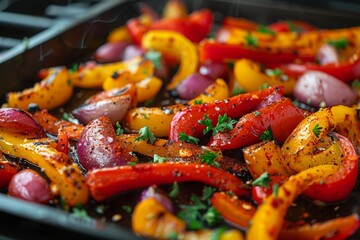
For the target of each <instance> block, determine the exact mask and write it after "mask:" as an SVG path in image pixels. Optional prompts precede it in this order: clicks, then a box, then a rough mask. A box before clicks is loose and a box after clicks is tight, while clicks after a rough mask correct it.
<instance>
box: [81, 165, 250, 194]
mask: <svg viewBox="0 0 360 240" xmlns="http://www.w3.org/2000/svg"><path fill="white" fill-rule="evenodd" d="M185 181H199V182H202V183H204V184H208V185H210V186H213V187H216V188H219V189H221V190H223V191H230V192H233V193H234V194H236V195H238V196H244V195H248V194H249V192H248V190H247V189H245V186H244V183H243V182H242V181H241V180H240V179H239V178H237V177H236V176H234V175H232V174H230V173H228V172H226V171H223V170H221V169H219V168H216V167H212V166H210V165H206V164H198V163H176V162H165V163H142V164H136V165H134V166H129V165H126V166H119V167H112V168H102V169H96V170H90V171H89V172H88V174H87V184H88V186H89V189H90V193H91V196H92V197H93V198H94V199H95V200H96V201H103V200H105V199H108V198H109V197H112V196H114V195H116V194H119V193H122V192H125V191H128V190H132V189H138V188H143V187H146V186H151V185H157V184H169V183H173V182H185Z"/></svg>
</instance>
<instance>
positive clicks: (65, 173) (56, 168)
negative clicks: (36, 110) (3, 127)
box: [0, 131, 89, 206]
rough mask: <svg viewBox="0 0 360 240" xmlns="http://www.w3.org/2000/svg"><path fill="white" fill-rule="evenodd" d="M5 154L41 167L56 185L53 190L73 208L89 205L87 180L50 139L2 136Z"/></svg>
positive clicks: (4, 133) (9, 134)
mask: <svg viewBox="0 0 360 240" xmlns="http://www.w3.org/2000/svg"><path fill="white" fill-rule="evenodd" d="M0 135H1V139H0V149H1V151H2V152H3V153H5V154H9V155H12V156H15V157H18V158H24V159H27V160H28V161H30V162H31V163H33V164H35V165H37V166H39V168H41V169H42V170H43V171H44V173H45V174H46V176H48V178H49V179H50V181H51V183H52V190H53V191H54V192H55V193H56V194H57V192H58V191H59V193H60V196H61V198H62V199H64V201H65V202H66V203H67V204H68V205H69V206H76V205H78V204H86V202H87V201H88V198H89V192H88V187H87V185H86V182H85V177H84V175H83V174H82V172H81V170H80V169H79V167H78V165H77V164H76V163H74V162H73V161H72V159H71V158H70V157H69V156H68V155H66V154H64V153H62V152H58V151H57V150H56V149H55V146H56V144H55V142H54V141H53V140H51V139H50V138H39V139H27V138H25V137H24V136H20V135H14V134H11V133H7V132H3V131H2V132H0Z"/></svg>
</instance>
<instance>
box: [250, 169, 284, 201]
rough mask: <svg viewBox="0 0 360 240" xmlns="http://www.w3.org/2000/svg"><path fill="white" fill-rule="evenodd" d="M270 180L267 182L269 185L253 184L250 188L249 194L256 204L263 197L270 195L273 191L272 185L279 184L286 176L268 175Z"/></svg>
mask: <svg viewBox="0 0 360 240" xmlns="http://www.w3.org/2000/svg"><path fill="white" fill-rule="evenodd" d="M270 179H271V182H270V183H269V187H265V186H253V187H252V189H251V196H252V199H253V200H254V202H256V203H257V204H261V203H262V201H263V199H265V198H266V197H268V196H270V195H271V194H272V193H273V185H274V184H278V185H281V184H282V183H283V182H284V181H285V180H286V179H287V177H286V176H281V175H278V176H276V175H275V176H274V175H271V176H270Z"/></svg>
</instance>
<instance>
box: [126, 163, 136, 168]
mask: <svg viewBox="0 0 360 240" xmlns="http://www.w3.org/2000/svg"><path fill="white" fill-rule="evenodd" d="M127 165H129V166H132V167H133V166H135V165H136V162H127Z"/></svg>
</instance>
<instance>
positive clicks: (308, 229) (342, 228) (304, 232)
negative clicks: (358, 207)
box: [279, 214, 360, 240]
mask: <svg viewBox="0 0 360 240" xmlns="http://www.w3.org/2000/svg"><path fill="white" fill-rule="evenodd" d="M359 227H360V221H359V216H358V215H357V214H352V215H350V216H347V217H339V218H336V219H331V220H328V221H326V222H323V223H315V224H312V225H308V224H307V225H304V226H300V227H292V228H284V229H282V230H281V232H280V235H279V239H280V240H287V239H292V240H314V239H328V240H342V239H347V238H348V237H351V235H352V234H354V233H355V232H356V230H357V229H359Z"/></svg>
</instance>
